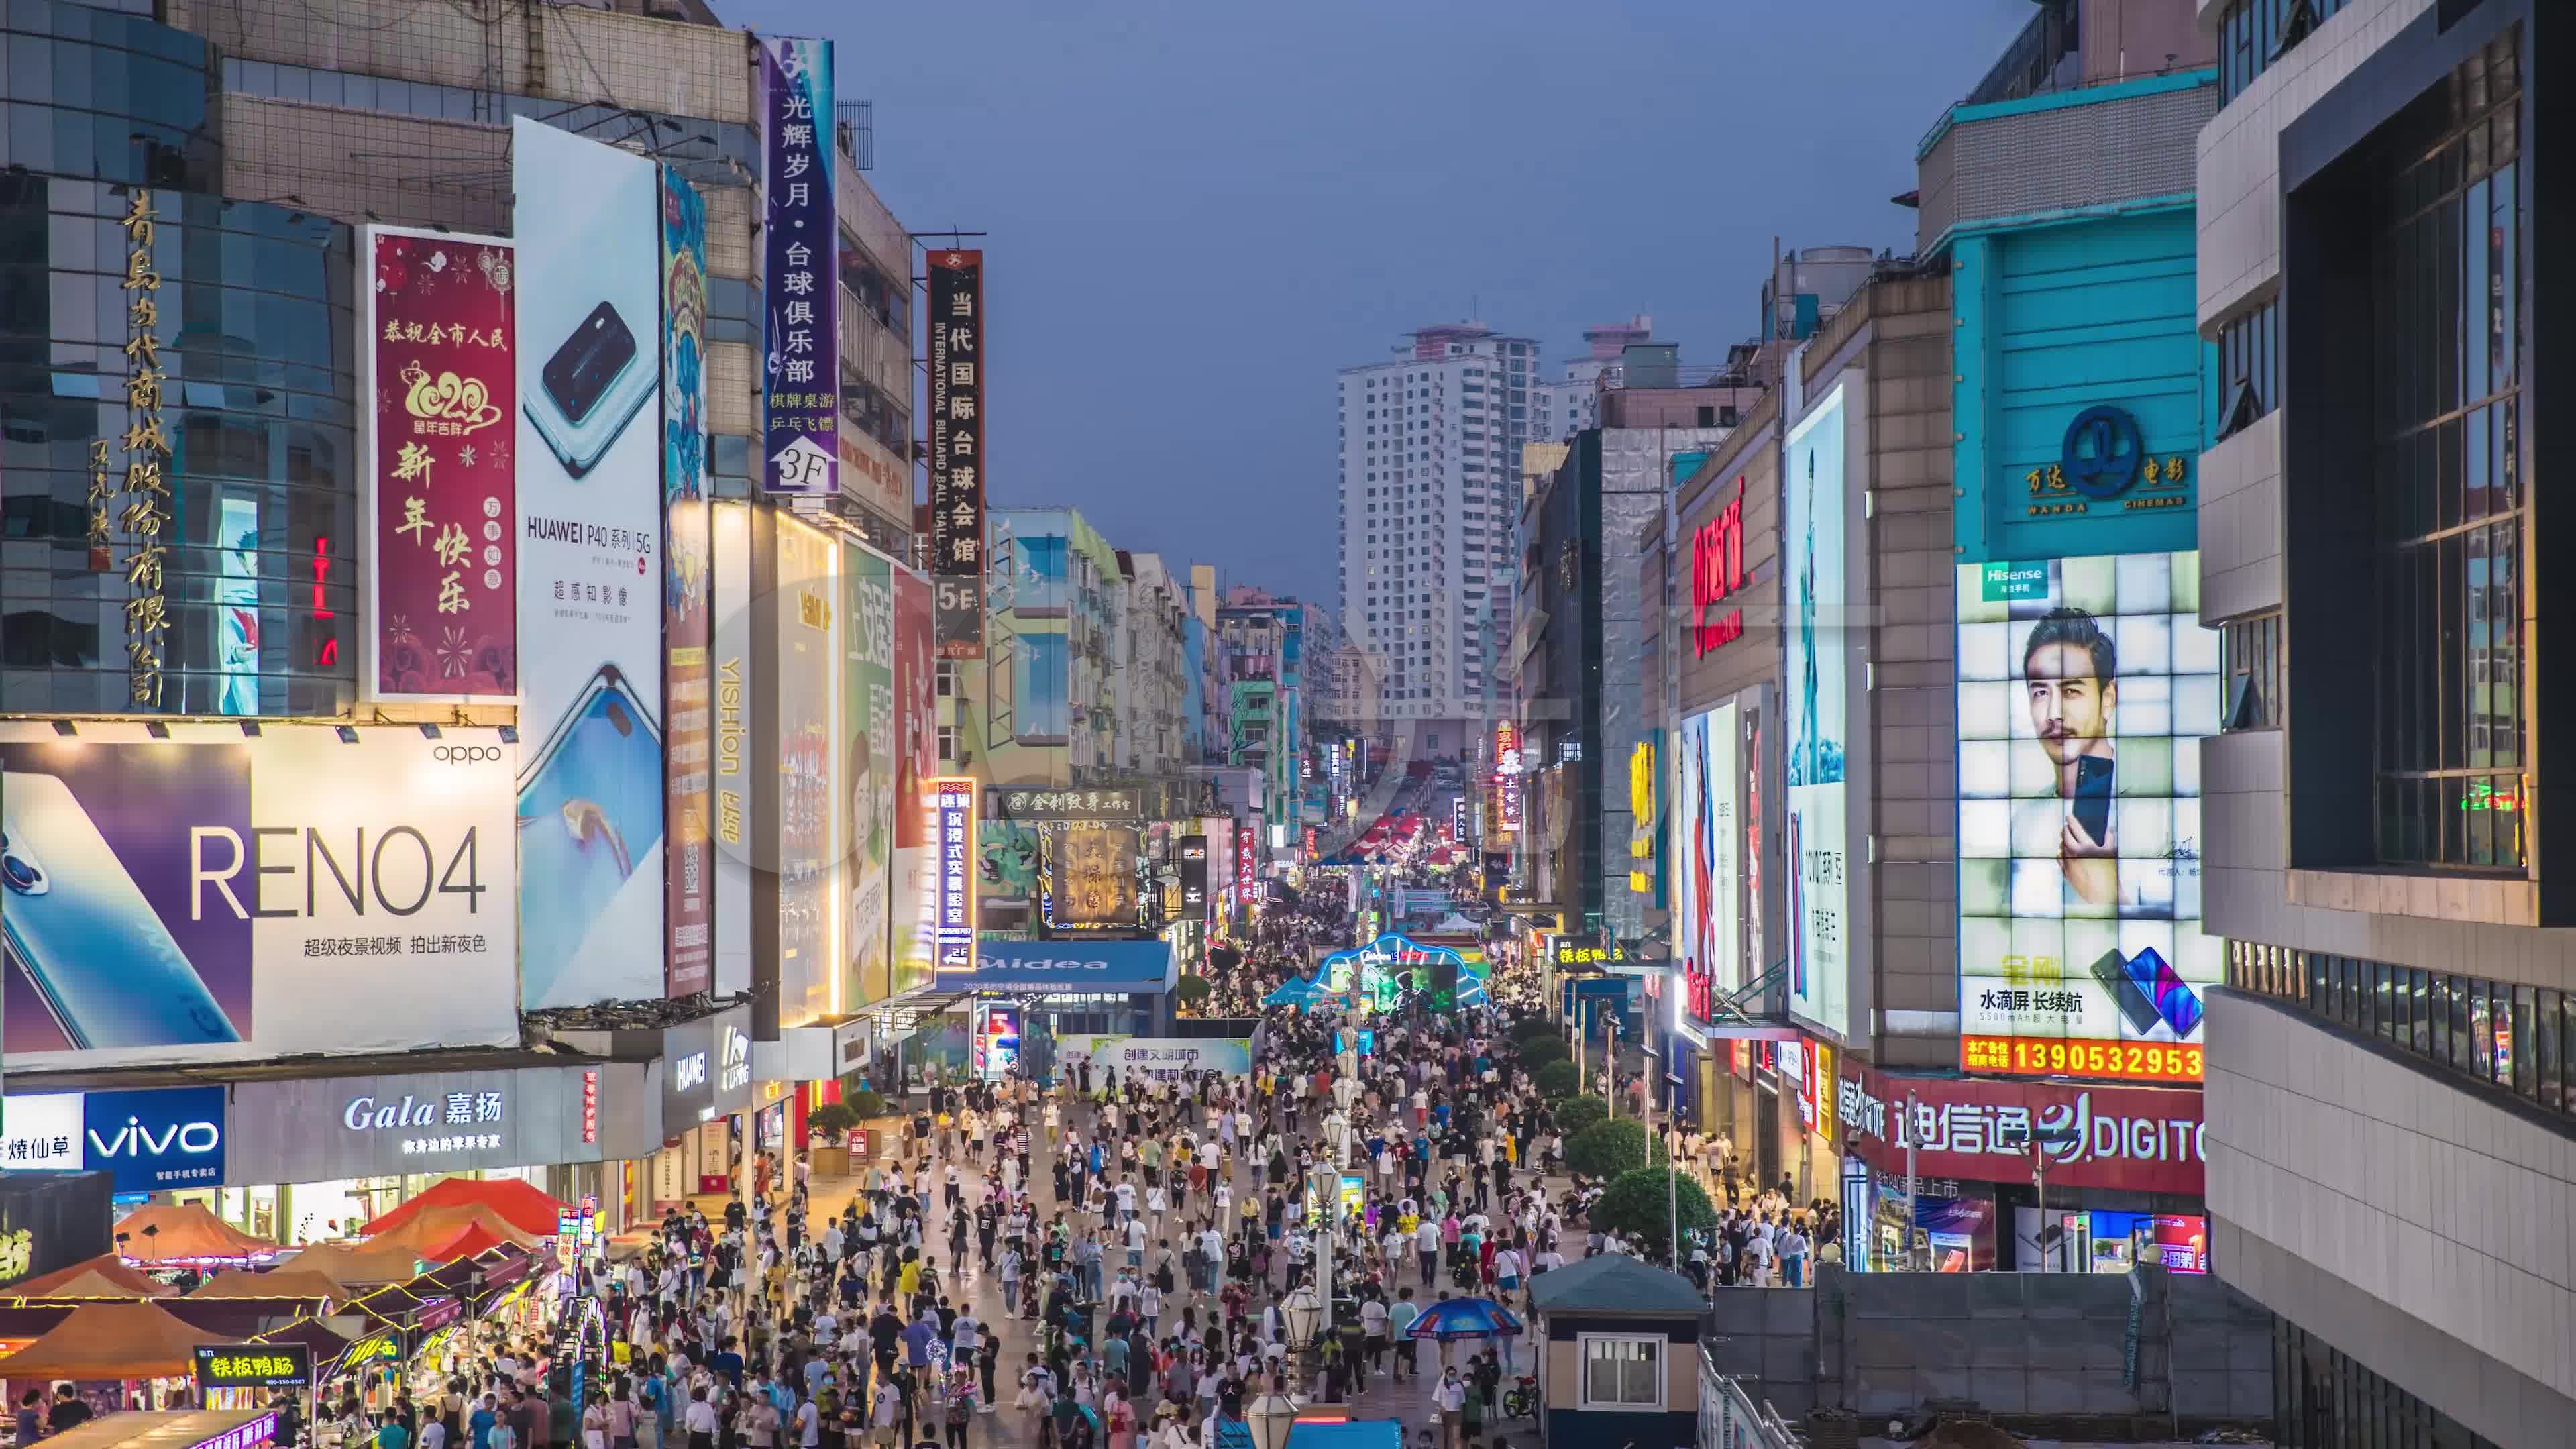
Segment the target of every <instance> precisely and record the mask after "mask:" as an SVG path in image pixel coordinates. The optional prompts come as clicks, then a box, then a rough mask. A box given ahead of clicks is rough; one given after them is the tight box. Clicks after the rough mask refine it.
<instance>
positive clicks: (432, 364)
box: [358, 227, 519, 701]
mask: <svg viewBox="0 0 2576 1449" xmlns="http://www.w3.org/2000/svg"><path fill="white" fill-rule="evenodd" d="M361 248H362V250H363V252H364V254H365V256H366V259H367V267H366V271H365V273H364V275H365V276H366V277H367V278H368V279H369V280H368V282H367V283H366V285H365V286H363V287H362V289H361V295H360V299H359V319H360V325H361V326H362V328H363V329H364V331H365V334H366V335H365V337H364V338H363V339H362V341H361V344H360V346H359V349H358V352H359V358H360V360H361V363H362V365H363V367H364V370H365V374H366V375H365V377H364V379H363V380H362V386H361V393H362V395H363V397H364V400H365V401H364V407H365V414H364V417H363V419H362V422H363V423H364V425H365V444H364V447H363V449H362V451H363V453H364V454H365V457H366V463H367V482H366V486H365V489H364V491H363V494H362V499H363V502H364V506H365V512H366V536H365V541H364V550H365V555H366V563H367V567H366V589H367V606H366V619H367V633H366V641H367V643H366V651H367V657H366V659H365V660H364V662H363V668H362V672H361V674H360V679H361V682H362V687H363V689H364V692H365V696H366V698H368V699H370V700H427V701H440V700H457V701H463V700H477V699H507V698H510V697H512V696H514V695H516V694H517V693H518V689H519V677H518V676H519V668H518V654H519V650H518V598H517V586H518V578H517V570H516V567H515V561H516V557H517V541H516V539H515V538H514V537H513V534H512V529H513V528H514V527H515V520H516V518H517V516H518V501H517V494H516V489H515V486H514V479H515V477H516V473H515V460H514V458H513V450H514V448H515V445H516V441H517V431H516V426H515V422H514V415H515V414H516V412H517V411H518V382H517V376H518V374H517V367H516V361H515V359H516V349H515V347H514V344H513V333H512V330H511V316H512V305H513V302H514V296H513V286H514V273H515V266H514V258H513V255H512V251H511V246H510V243H508V242H506V241H499V240H494V239H489V238H466V237H456V236H447V235H441V234H439V233H436V232H414V231H407V230H402V229H398V228H392V227H369V228H367V229H366V230H365V232H364V234H363V237H362V240H361Z"/></svg>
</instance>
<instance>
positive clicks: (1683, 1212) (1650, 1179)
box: [1592, 1167, 1717, 1264]
mask: <svg viewBox="0 0 2576 1449" xmlns="http://www.w3.org/2000/svg"><path fill="white" fill-rule="evenodd" d="M1667 1182H1672V1183H1674V1184H1675V1187H1674V1188H1673V1189H1672V1192H1673V1196H1672V1198H1671V1201H1672V1203H1673V1211H1675V1212H1677V1214H1678V1215H1679V1217H1680V1219H1681V1228H1682V1231H1683V1232H1685V1233H1688V1232H1692V1231H1695V1230H1698V1229H1703V1228H1712V1227H1715V1226H1717V1209H1715V1208H1713V1207H1711V1206H1709V1201H1708V1194H1707V1193H1705V1192H1702V1191H1700V1186H1699V1182H1698V1181H1697V1180H1696V1179H1694V1178H1692V1177H1691V1176H1690V1175H1689V1174H1687V1173H1684V1174H1680V1175H1678V1177H1677V1176H1676V1174H1674V1173H1673V1172H1672V1171H1671V1170H1670V1169H1668V1168H1660V1167H1638V1168H1632V1169H1630V1170H1629V1171H1626V1172H1623V1173H1621V1174H1619V1176H1618V1177H1616V1178H1614V1179H1613V1180H1612V1181H1611V1183H1610V1186H1609V1187H1608V1188H1607V1189H1606V1190H1604V1191H1603V1192H1602V1194H1601V1200H1600V1201H1599V1202H1597V1203H1594V1204H1593V1205H1592V1222H1593V1224H1594V1226H1596V1227H1598V1228H1600V1229H1601V1230H1602V1231H1603V1232H1605V1233H1624V1234H1626V1235H1627V1236H1628V1238H1629V1239H1630V1240H1631V1241H1635V1242H1639V1243H1642V1244H1643V1245H1644V1247H1645V1258H1646V1261H1648V1262H1650V1263H1659V1264H1660V1263H1663V1262H1665V1261H1667V1259H1668V1255H1669V1253H1670V1251H1671V1241H1670V1239H1669V1238H1668V1237H1667V1236H1666V1235H1665V1224H1666V1222H1667V1220H1668V1219H1667V1209H1666V1202H1667V1197H1666V1193H1667V1189H1666V1186H1665V1184H1666V1183H1667Z"/></svg>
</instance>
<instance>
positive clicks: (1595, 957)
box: [1550, 936, 1628, 972]
mask: <svg viewBox="0 0 2576 1449" xmlns="http://www.w3.org/2000/svg"><path fill="white" fill-rule="evenodd" d="M1550 940H1551V941H1553V942H1554V944H1553V946H1552V947H1551V948H1550V954H1551V955H1552V957H1553V959H1554V960H1555V962H1556V964H1557V965H1559V966H1562V967H1567V968H1570V969H1572V970H1575V971H1577V972H1581V971H1598V970H1600V969H1601V968H1603V967H1605V966H1608V965H1611V964H1613V963H1614V962H1615V963H1617V964H1619V965H1626V964H1627V961H1628V948H1627V947H1625V946H1622V945H1620V944H1619V943H1618V942H1616V941H1613V942H1611V943H1610V944H1608V945H1606V946H1605V945H1603V944H1602V943H1601V942H1600V941H1599V940H1597V939H1595V938H1592V937H1589V936H1555V937H1551V938H1550Z"/></svg>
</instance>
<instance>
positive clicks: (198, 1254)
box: [113, 1202, 277, 1263]
mask: <svg viewBox="0 0 2576 1449" xmlns="http://www.w3.org/2000/svg"><path fill="white" fill-rule="evenodd" d="M113 1231H114V1233H115V1236H116V1255H117V1256H118V1257H120V1258H123V1259H125V1260H126V1261H127V1262H129V1263H187V1262H227V1261H240V1260H242V1259H246V1258H271V1257H275V1256H276V1255H277V1245H276V1244H275V1243H271V1242H266V1241H263V1240H262V1239H259V1238H254V1237H252V1236H251V1235H250V1234H248V1233H244V1232H238V1231H236V1230H235V1229H234V1228H233V1227H232V1225H231V1224H229V1223H227V1222H225V1221H224V1220H223V1219H222V1218H219V1217H216V1216H215V1215H214V1214H213V1213H210V1212H208V1211H206V1209H205V1208H204V1207H203V1206H202V1205H201V1204H198V1203H192V1202H190V1203H170V1204H159V1203H155V1204H149V1205H146V1206H144V1207H139V1208H136V1209H135V1210H134V1211H132V1212H130V1213H128V1214H126V1215H125V1216H124V1217H122V1218H119V1219H118V1220H117V1223H116V1227H115V1228H114V1229H113Z"/></svg>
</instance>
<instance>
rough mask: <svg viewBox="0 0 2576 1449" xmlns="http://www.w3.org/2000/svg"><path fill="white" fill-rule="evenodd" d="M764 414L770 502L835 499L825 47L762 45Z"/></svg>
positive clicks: (771, 39) (833, 277) (836, 279)
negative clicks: (773, 496) (797, 497)
mask: <svg viewBox="0 0 2576 1449" xmlns="http://www.w3.org/2000/svg"><path fill="white" fill-rule="evenodd" d="M759 41H760V94H761V112H760V120H761V142H762V144H761V152H762V154H763V156H764V157H765V158H766V163H765V164H766V167H767V174H766V175H765V176H764V177H763V178H762V193H763V195H764V197H765V198H766V202H767V206H766V210H765V212H764V214H763V217H762V221H761V229H760V237H761V246H762V249H763V251H762V266H761V278H762V284H763V285H762V295H761V303H762V313H761V315H762V318H763V320H764V322H765V324H766V326H765V330H764V331H763V333H762V339H763V342H764V345H765V346H766V348H767V350H766V351H765V352H764V353H763V355H762V358H761V373H762V377H761V402H762V407H763V415H764V417H765V419H766V429H767V431H766V434H765V436H764V439H763V442H762V444H761V456H763V457H764V458H766V459H767V460H768V466H767V470H766V473H765V475H764V484H765V486H766V487H767V488H768V490H769V491H770V492H772V493H796V494H804V495H809V496H816V497H819V496H822V495H825V494H830V493H834V492H837V491H838V490H839V488H840V473H839V468H840V443H839V437H840V414H841V347H840V333H839V331H838V330H837V327H838V310H839V309H838V298H839V296H840V271H841V268H840V254H841V224H840V221H839V219H838V215H837V213H836V212H835V211H834V210H833V203H832V162H833V156H832V42H830V41H828V40H805V39H800V38H797V37H793V36H767V35H764V36H761V37H760V38H759Z"/></svg>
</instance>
